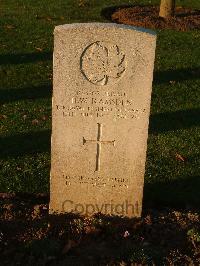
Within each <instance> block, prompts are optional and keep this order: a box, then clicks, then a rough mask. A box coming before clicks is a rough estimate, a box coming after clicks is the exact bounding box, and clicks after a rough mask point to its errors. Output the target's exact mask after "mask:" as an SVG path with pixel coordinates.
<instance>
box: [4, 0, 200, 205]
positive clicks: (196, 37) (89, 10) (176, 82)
mask: <svg viewBox="0 0 200 266" xmlns="http://www.w3.org/2000/svg"><path fill="white" fill-rule="evenodd" d="M83 2H84V3H85V4H84V5H83V6H82V7H80V6H79V5H78V3H79V1H78V0H71V1H70V0H58V1H54V0H48V1H47V0H43V1H42V0H35V1H31V0H9V1H8V0H2V1H1V5H0V11H1V18H0V26H1V27H0V36H1V37H0V38H1V39H0V104H1V109H0V134H1V139H0V191H2V192H11V191H14V192H15V191H17V192H19V191H23V192H48V191H49V172H50V135H51V93H52V51H53V29H54V27H55V26H56V25H59V24H65V23H73V22H88V21H102V22H103V21H105V22H107V20H106V19H105V17H103V16H102V14H103V13H104V12H103V11H102V10H105V8H108V7H111V6H118V5H124V4H127V5H130V4H135V3H136V4H137V3H140V4H155V3H156V4H158V3H159V1H156V0H155V1H120V0H118V1H116V0H101V1H98V0H85V1H83ZM177 5H185V6H190V7H193V8H200V3H199V0H196V1H195V0H193V1H186V0H182V1H177ZM157 33H158V41H157V51H156V62H155V75H154V83H153V95H152V107H151V118H150V130H149V139H148V154H147V156H148V157H147V164H146V174H145V194H144V195H145V204H146V206H148V205H149V204H150V205H151V206H153V207H155V206H157V205H158V204H159V205H161V206H166V205H168V206H176V205H177V206H181V207H185V206H199V204H200V198H199V196H198V194H199V191H198V190H199V187H200V174H199V173H200V163H199V142H200V131H199V126H200V100H199V98H200V70H199V68H200V60H199V58H200V49H199V43H200V32H199V31H189V32H176V31H172V30H162V31H157ZM176 154H180V155H182V156H183V157H185V158H186V160H185V162H182V161H181V160H177V159H176Z"/></svg>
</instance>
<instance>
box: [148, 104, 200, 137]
mask: <svg viewBox="0 0 200 266" xmlns="http://www.w3.org/2000/svg"><path fill="white" fill-rule="evenodd" d="M193 126H200V109H199V108H196V109H189V110H180V111H176V112H166V113H161V114H153V115H151V116H150V125H149V133H150V134H158V133H163V132H166V131H170V130H179V129H186V128H190V127H193Z"/></svg>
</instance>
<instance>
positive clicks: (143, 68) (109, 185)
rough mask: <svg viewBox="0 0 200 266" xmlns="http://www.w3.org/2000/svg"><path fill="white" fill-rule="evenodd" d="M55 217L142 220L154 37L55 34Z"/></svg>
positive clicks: (123, 32) (102, 27)
mask: <svg viewBox="0 0 200 266" xmlns="http://www.w3.org/2000/svg"><path fill="white" fill-rule="evenodd" d="M54 34H55V43H54V81H53V83H54V84H53V86H54V89H53V127H52V166H51V184H50V186H51V192H50V195H51V196H50V213H53V212H59V213H60V212H70V211H73V212H79V213H81V214H89V215H90V214H93V213H95V212H102V213H105V214H114V215H123V216H129V217H133V216H140V215H141V210H142V197H143V181H144V171H145V160H146V148H147V136H148V121H149V111H150V99H151V84H152V73H153V63H154V54H155V45H156V35H155V34H154V33H153V32H151V31H147V30H144V29H140V28H134V27H129V26H124V25H117V24H104V23H87V24H71V25H63V26H58V27H56V28H55V32H54Z"/></svg>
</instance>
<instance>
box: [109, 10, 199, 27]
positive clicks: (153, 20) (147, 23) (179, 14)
mask: <svg viewBox="0 0 200 266" xmlns="http://www.w3.org/2000/svg"><path fill="white" fill-rule="evenodd" d="M111 19H112V21H113V22H116V23H122V24H127V25H133V26H138V27H144V28H151V29H173V30H178V31H187V30H195V29H200V10H192V9H188V8H183V7H177V8H176V11H175V16H174V17H172V18H169V19H164V18H160V17H159V7H156V6H133V7H125V8H118V9H117V10H115V12H114V13H113V14H112V15H111Z"/></svg>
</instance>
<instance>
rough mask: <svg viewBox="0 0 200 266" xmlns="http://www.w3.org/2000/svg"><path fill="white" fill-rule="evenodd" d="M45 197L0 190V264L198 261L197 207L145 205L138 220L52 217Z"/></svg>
mask: <svg viewBox="0 0 200 266" xmlns="http://www.w3.org/2000/svg"><path fill="white" fill-rule="evenodd" d="M48 200H49V199H48V195H43V194H39V195H25V194H24V195H20V196H19V195H16V194H0V254H1V265H9V266H10V265H123V266H125V265H147V264H148V265H161V264H162V263H164V265H200V224H199V218H200V214H199V213H197V212H196V211H189V210H187V211H186V210H185V211H184V210H182V211H180V210H179V211H178V210H173V209H163V210H159V211H158V210H155V209H154V210H151V209H147V210H144V214H143V216H142V218H137V219H127V218H119V217H108V216H102V215H95V216H94V217H92V218H89V217H80V216H77V215H72V214H68V215H53V216H52V215H49V214H48ZM152 263H154V264H152ZM162 265H163V264H162Z"/></svg>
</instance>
